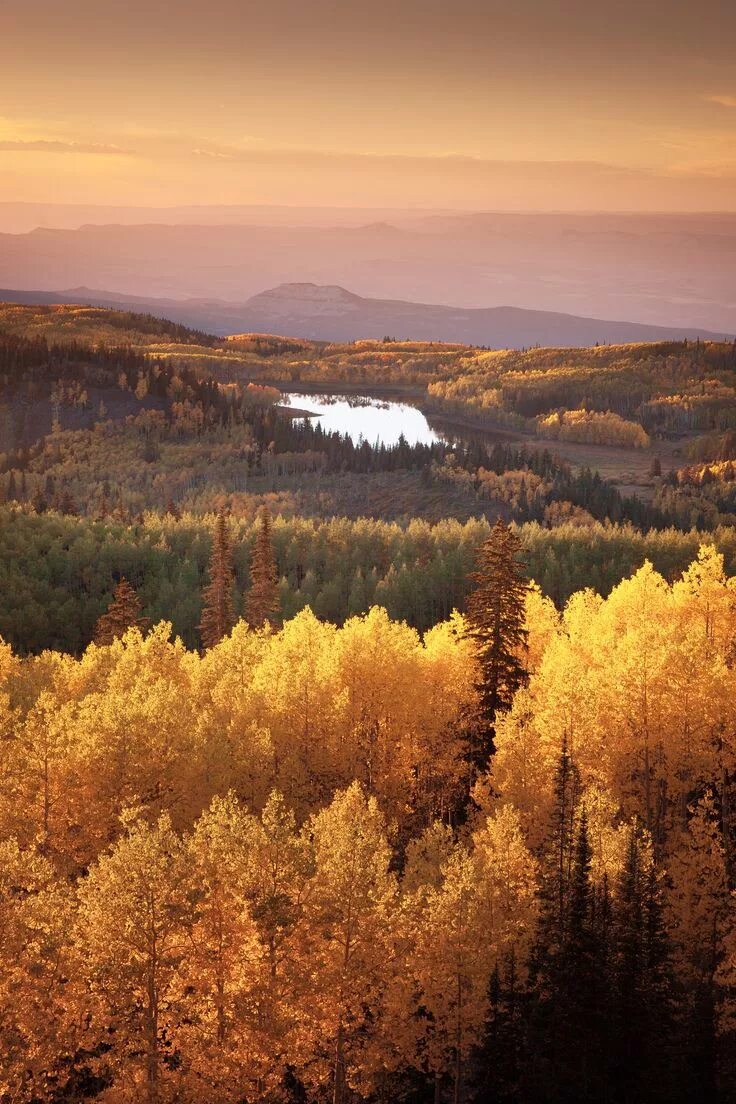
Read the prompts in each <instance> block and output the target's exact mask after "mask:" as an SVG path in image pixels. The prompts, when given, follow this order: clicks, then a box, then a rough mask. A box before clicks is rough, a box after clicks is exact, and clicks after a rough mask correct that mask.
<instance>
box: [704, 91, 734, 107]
mask: <svg viewBox="0 0 736 1104" xmlns="http://www.w3.org/2000/svg"><path fill="white" fill-rule="evenodd" d="M703 99H704V100H707V101H708V103H714V104H720V105H721V107H736V96H725V95H724V96H721V95H717V94H713V95H712V96H703Z"/></svg>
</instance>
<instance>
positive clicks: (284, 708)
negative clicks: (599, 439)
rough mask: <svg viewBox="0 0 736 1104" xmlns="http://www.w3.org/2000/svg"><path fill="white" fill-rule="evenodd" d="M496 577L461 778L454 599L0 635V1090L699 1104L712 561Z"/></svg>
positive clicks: (716, 777)
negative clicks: (677, 568) (563, 590)
mask: <svg viewBox="0 0 736 1104" xmlns="http://www.w3.org/2000/svg"><path fill="white" fill-rule="evenodd" d="M520 593H521V594H522V595H523V613H524V630H523V631H524V633H525V635H524V636H522V635H518V636H517V637H516V638H515V640H516V644H515V646H516V647H517V655H518V661H519V663H520V664H523V669H524V672H525V675H524V678H523V679H520V680H519V681H518V682H517V684H516V686H515V693H513V696H512V697H510V698H509V700H508V702H507V701H506V700H504V699H499V701H498V703H497V704H498V710H497V713H496V716H495V721H494V728H495V748H496V750H495V753H494V755H493V757H492V758H491V760H490V764H489V767H488V770H487V771H482V772H480V773H479V772H478V771H477V769H476V768H475V767H474V765H473V761H472V759H473V757H472V754H471V749H470V748H469V747H468V743H467V729H466V726H465V724H464V721H463V720H462V719H463V718H466V717H467V716H468V713H469V712H472V710H473V708H475V707H477V705H478V701H479V689H478V687H479V685H482V663H481V660H482V657H481V656H479V654H478V651H477V645H476V642H475V641H474V639H473V637H472V635H470V634H469V632H468V625H467V624H466V622H465V621H464V619H463V618H462V617H461V616H459V615H454V616H453V617H452V618H451V619H450V620H448V621H446V622H443V623H441V624H439V625H437V626H436V627H435V628H433V629H431V630H430V631H428V632H427V633H426V634H425V635H424V636H423V637H422V636H420V635H419V634H418V633H417V632H416V631H415V630H414V629H412V628H410V627H408V626H407V625H406V624H404V623H399V622H396V621H392V620H390V618H389V617H388V616H387V614H386V613H385V611H383V610H382V609H379V608H373V609H371V610H370V612H368V613H367V614H366V615H364V616H359V617H353V618H350V619H348V620H347V621H346V622H345V624H344V625H343V626H342V627H341V628H338V627H335V626H334V625H331V624H329V623H327V622H323V621H320V620H318V619H317V618H316V617H315V616H314V615H313V614H312V612H311V611H310V610H304V611H302V612H301V613H299V614H298V615H297V616H296V617H294V618H292V619H291V620H288V621H286V622H285V624H284V625H283V627H282V628H281V629H280V630H278V631H275V630H274V629H272V628H266V629H264V630H254V629H251V628H249V627H248V626H247V625H246V624H245V623H244V622H239V623H238V624H236V625H235V626H234V628H232V631H230V632H228V633H226V635H224V636H223V638H222V640H221V641H220V642H219V643H214V642H213V644H212V646H211V647H210V648H209V649H208V650H207V651H205V652H204V653H203V654H201V653H200V652H199V651H193V650H188V649H187V648H185V647H184V646H183V645H182V643H181V642H180V641H178V640H176V639H174V640H172V639H171V634H170V626H169V625H168V624H165V623H162V624H159V625H157V626H155V627H154V628H153V629H152V630H151V631H150V632H147V633H144V632H141V630H140V629H139V628H136V627H133V628H130V629H128V630H127V631H126V632H124V634H123V635H122V637H118V636H117V635H116V638H115V639H114V640H113V642H112V643H110V644H104V645H98V644H92V645H90V646H89V647H88V648H87V650H86V651H85V652H84V654H83V655H82V656H81V657H80V658H72V657H70V656H67V655H63V654H61V653H58V652H48V651H47V652H44V653H42V654H40V655H38V656H31V657H27V658H19V657H17V656H15V655H14V654H13V653H12V651H11V649H10V648H8V647H7V646H4V645H3V646H1V647H0V738H1V739H2V747H3V760H2V768H1V769H0V1100H3V1101H5V1100H8V1101H11V1100H12V1101H17V1102H28V1104H30V1102H31V1101H49V1102H51V1101H55V1100H61V1099H65V1100H75V1101H76V1100H82V1099H88V1098H95V1099H99V1100H100V1101H103V1102H110V1104H113V1102H114V1104H117V1102H118V1101H120V1102H122V1101H146V1102H151V1104H153V1102H160V1104H164V1102H169V1101H171V1102H173V1101H181V1102H190V1101H191V1102H195V1101H197V1102H199V1101H211V1102H212V1104H215V1102H218V1104H219V1102H225V1101H232V1102H233V1104H235V1102H240V1101H243V1100H249V1101H250V1100H252V1101H268V1102H271V1101H273V1102H274V1104H275V1102H281V1101H287V1100H293V1101H297V1100H303V1101H304V1100H307V1101H322V1100H325V1101H326V1100H331V1101H333V1102H336V1104H348V1102H349V1101H350V1102H354V1101H359V1100H366V1101H368V1100H370V1101H385V1102H387V1101H393V1100H399V1099H403V1098H408V1096H409V1094H410V1093H414V1094H416V1095H415V1096H414V1097H413V1099H417V1100H432V1099H435V1100H442V1101H449V1100H455V1101H469V1100H471V1099H476V1100H484V1099H493V1098H494V1095H495V1096H497V1097H498V1098H499V1099H508V1100H511V1099H515V1100H520V1101H527V1100H528V1101H542V1100H544V1101H560V1102H561V1101H563V1100H570V1099H575V1100H580V1101H582V1100H585V1099H603V1096H602V1095H601V1093H602V1092H603V1091H604V1089H605V1092H607V1093H609V1092H610V1099H611V1100H614V1101H618V1100H621V1101H623V1100H634V1099H636V1100H647V1101H648V1100H660V1099H662V1100H664V1099H667V1100H678V1101H679V1100H685V1099H695V1098H696V1095H697V1094H696V1092H695V1089H694V1088H693V1086H694V1085H698V1084H703V1083H704V1079H705V1078H710V1079H711V1082H712V1084H713V1085H717V1086H720V1088H719V1091H724V1092H725V1091H726V1090H727V1088H728V1085H729V1084H733V1082H732V1081H730V1080H729V1078H731V1077H732V1069H731V1066H730V1064H729V1063H730V1061H731V1057H730V1054H731V1051H730V1046H731V1040H732V1031H733V1026H732V1024H733V1020H732V1017H733V1012H734V1003H733V987H734V985H735V984H736V924H735V919H736V917H735V915H734V906H733V900H734V899H733V889H734V886H736V823H734V812H733V809H734V797H735V796H736V795H734V792H733V790H734V783H733V778H734V774H735V773H736V747H735V746H734V732H735V731H736V713H735V712H734V710H735V705H734V703H735V702H736V685H735V683H734V678H735V676H734V658H735V654H736V653H735V647H734V646H735V643H736V587H735V586H734V582H733V580H730V579H728V578H726V577H725V575H724V572H723V563H722V559H721V557H720V556H719V554H718V553H717V552H716V551H715V550H714V549H713V548H711V547H703V548H702V549H701V551H700V553H699V555H698V557H697V559H696V560H695V561H694V562H693V563H692V565H691V566H690V567H689V568H688V569H687V571H686V572H685V573H684V574H683V575H682V577H681V578H680V579H678V580H677V581H676V582H675V583H673V584H668V583H667V582H666V581H665V580H664V579H663V578H662V576H660V575H658V574H657V572H656V571H655V570H654V569H653V568H652V567H651V565H649V564H645V565H644V566H643V567H642V568H641V569H640V570H639V571H638V572H637V573H636V574H635V575H633V577H631V578H630V579H627V580H625V581H624V582H622V583H620V584H619V585H618V586H617V587H616V588H615V589H614V590H613V592H612V593H611V595H610V596H609V597H608V598H607V599H603V598H601V597H600V596H598V595H597V594H595V593H594V592H593V591H590V590H589V591H583V592H579V593H577V594H575V595H574V596H573V597H572V598H571V599H570V601H569V602H568V604H567V606H566V608H565V609H564V611H563V612H562V613H558V611H557V610H556V609H555V608H554V606H553V605H552V603H551V602H550V601H549V600H548V599H545V598H544V597H543V596H542V594H541V592H540V591H539V590H538V589H537V588H536V587H535V586H533V585H532V586H530V587H528V588H527V589H525V590H523V591H521V592H520ZM507 704H508V706H509V707H508V708H506V706H507ZM471 791H472V796H471ZM706 1012H707V1014H706ZM502 1093H505V1094H506V1095H505V1096H503V1095H502ZM491 1094H493V1095H491Z"/></svg>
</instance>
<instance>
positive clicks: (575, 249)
mask: <svg viewBox="0 0 736 1104" xmlns="http://www.w3.org/2000/svg"><path fill="white" fill-rule="evenodd" d="M24 211H25V215H24V216H23V217H25V218H26V222H25V225H26V226H27V225H29V221H28V220H29V219H30V221H31V222H32V221H34V220H35V219H39V220H41V219H44V220H47V219H52V218H58V219H59V220H60V221H61V220H64V219H67V218H71V219H78V218H80V217H83V216H84V215H85V214H87V213H89V214H90V216H91V219H92V222H91V223H90V224H87V225H81V226H57V227H55V228H54V227H50V226H48V224H47V225H46V226H45V227H40V226H39V227H37V228H35V229H32V230H30V231H28V232H25V233H0V286H5V287H15V288H35V289H39V290H44V291H50V292H56V291H58V290H59V289H61V288H76V287H80V286H83V287H85V288H105V289H108V291H107V292H106V293H104V294H108V295H111V296H112V295H114V296H115V297H118V296H121V295H127V296H132V297H134V298H136V299H140V298H145V299H149V298H155V299H167V300H184V299H197V300H217V301H218V303H219V302H226V303H228V304H233V303H235V304H238V305H242V304H245V303H247V302H248V301H249V299H250V297H251V296H255V295H257V294H258V293H259V292H261V291H263V289H264V288H269V287H278V286H279V285H280V284H283V283H285V282H287V281H288V282H299V283H312V284H318V285H328V284H337V285H339V286H340V287H343V288H349V289H350V290H351V291H352V292H355V293H356V294H357V295H360V296H364V297H366V298H367V299H372V300H376V299H380V300H391V301H401V302H406V301H408V302H410V303H443V304H446V305H448V306H452V307H454V308H456V309H457V310H458V311H460V313H465V308H475V309H485V308H487V307H488V306H489V305H490V304H493V305H500V304H512V305H513V306H514V307H517V308H521V309H524V310H532V311H549V312H554V313H561V314H567V315H574V316H575V317H584V318H587V317H592V318H608V319H619V318H624V319H628V320H631V321H632V322H639V323H642V324H646V325H647V326H663V327H666V328H668V329H669V327H672V326H674V327H677V328H682V327H687V328H689V329H690V328H692V329H695V330H702V331H704V330H710V331H711V332H716V333H718V332H723V333H731V332H734V331H736V299H735V298H734V288H735V287H736V214H730V215H729V214H723V215H705V214H702V215H698V214H693V215H685V214H683V215H644V214H618V215H616V214H555V213H539V214H510V213H505V214H504V213H486V214H483V213H468V214H459V213H454V214H453V213H446V214H441V213H436V212H435V213H431V214H430V213H427V212H420V211H414V212H403V214H402V213H401V212H395V211H379V210H377V211H366V210H353V211H350V210H345V211H342V212H340V211H336V210H334V209H326V210H318V209H302V210H291V209H287V208H262V209H256V208H252V209H246V208H233V209H230V208H223V209H217V208H206V209H183V208H177V209H174V210H170V211H156V210H154V209H151V210H145V209H139V210H137V211H131V210H120V211H117V210H116V209H102V210H100V211H97V212H95V211H90V212H86V211H85V210H84V209H76V208H75V209H74V210H73V211H67V210H66V209H64V210H63V211H58V212H57V213H56V214H54V212H53V211H52V210H51V211H45V210H42V209H38V208H36V207H33V206H31V207H29V208H28V209H26V208H23V209H22V211H21V212H20V213H21V214H23V212H24ZM4 217H5V222H3V211H2V209H0V228H2V226H3V225H6V226H7V225H23V223H22V222H20V223H19V222H18V212H15V213H13V212H6V214H5V216H4ZM116 217H119V218H120V219H121V220H123V221H122V222H118V223H116V222H114V221H113V219H114V218H116ZM105 218H107V219H109V220H110V221H109V222H107V223H106V224H101V223H100V221H99V220H101V219H105ZM134 218H135V219H137V220H138V221H137V222H136V223H135V224H132V223H131V222H130V220H131V219H134ZM175 219H179V220H181V221H180V222H178V223H174V222H172V221H171V220H175ZM193 219H199V220H200V222H199V223H194V222H193V221H192V220H193ZM149 220H150V221H149ZM218 220H219V221H218ZM123 222H124V224H123ZM100 294H103V293H102V292H101V293H100ZM310 313H311V311H310V312H307V314H308V315H309V314H310ZM423 332H426V331H423ZM429 332H432V331H431V328H430V331H429Z"/></svg>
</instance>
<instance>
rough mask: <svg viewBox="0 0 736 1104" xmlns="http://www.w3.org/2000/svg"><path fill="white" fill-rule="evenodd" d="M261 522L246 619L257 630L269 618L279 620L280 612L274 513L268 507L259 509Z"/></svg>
mask: <svg viewBox="0 0 736 1104" xmlns="http://www.w3.org/2000/svg"><path fill="white" fill-rule="evenodd" d="M259 521H260V525H259V529H258V533H257V535H256V542H255V545H254V547H253V554H252V556H251V560H250V591H249V592H248V596H247V597H246V600H245V619H246V621H247V622H248V624H249V625H250V626H251V628H255V629H259V628H261V626H262V625H263V624H264V623H265V622H266V621H269V622H270V623H271V624H274V623H276V622H278V619H279V614H280V612H281V603H280V599H279V591H278V576H277V572H276V557H275V556H274V552H273V540H272V537H271V514H270V512H269V510H268V508H267V507H266V506H264V507H263V508H262V510H261V512H260V517H259Z"/></svg>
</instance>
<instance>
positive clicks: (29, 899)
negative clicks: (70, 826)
mask: <svg viewBox="0 0 736 1104" xmlns="http://www.w3.org/2000/svg"><path fill="white" fill-rule="evenodd" d="M73 909H74V897H73V893H72V890H71V887H69V886H68V885H67V884H66V883H65V882H63V881H61V880H59V879H58V878H57V877H56V876H55V871H54V869H53V867H52V865H51V863H49V862H48V861H47V860H46V859H44V858H43V857H41V856H40V855H38V854H37V853H35V851H34V849H33V848H32V847H29V848H22V847H20V846H19V845H18V843H17V841H16V840H15V839H13V838H5V839H0V1099H3V1100H5V1099H7V1100H30V1099H43V1098H44V1097H45V1096H46V1094H47V1091H48V1090H49V1088H50V1087H52V1086H53V1085H54V1081H55V1078H56V1077H58V1076H60V1075H62V1074H63V1071H64V1069H65V1066H66V1064H67V1062H68V1059H69V1056H70V1054H72V1053H73V1052H74V1050H75V1047H76V1044H77V1042H78V1038H79V1036H78V1032H77V1033H75V1027H76V1026H78V1025H77V1024H75V1022H74V1017H73V1016H69V1015H68V1008H69V1004H70V994H69V990H71V989H72V988H73V983H72V980H71V974H72V964H71V946H70V932H71V926H72V922H73V915H74V912H73Z"/></svg>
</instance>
